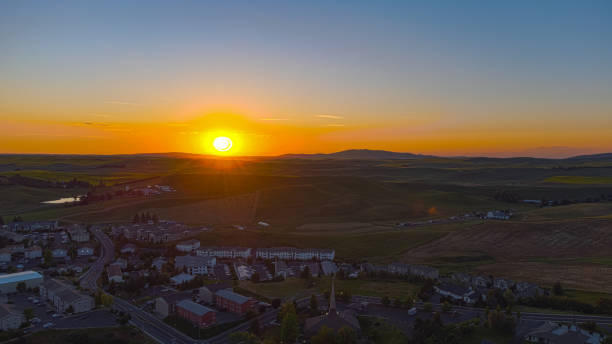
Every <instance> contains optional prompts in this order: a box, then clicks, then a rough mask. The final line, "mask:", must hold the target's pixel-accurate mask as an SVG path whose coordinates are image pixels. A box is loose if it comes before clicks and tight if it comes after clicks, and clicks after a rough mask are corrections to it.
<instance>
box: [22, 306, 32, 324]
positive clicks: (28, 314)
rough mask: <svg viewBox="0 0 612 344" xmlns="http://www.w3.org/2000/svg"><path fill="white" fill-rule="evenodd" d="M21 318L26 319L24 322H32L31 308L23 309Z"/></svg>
mask: <svg viewBox="0 0 612 344" xmlns="http://www.w3.org/2000/svg"><path fill="white" fill-rule="evenodd" d="M23 316H24V317H25V318H26V321H30V320H32V318H34V310H33V309H32V308H26V309H24V310H23Z"/></svg>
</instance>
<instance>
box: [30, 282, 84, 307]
mask: <svg viewBox="0 0 612 344" xmlns="http://www.w3.org/2000/svg"><path fill="white" fill-rule="evenodd" d="M40 295H41V297H43V298H44V299H46V300H49V301H50V302H51V303H52V304H53V305H54V306H55V309H56V311H57V312H58V313H63V312H65V311H67V310H68V309H70V308H71V307H72V311H73V312H74V313H81V312H87V311H90V310H91V309H93V308H94V306H95V302H94V299H93V298H92V297H90V296H88V295H85V294H82V293H80V292H78V291H76V290H75V289H74V287H73V286H71V285H69V284H67V283H64V282H63V281H60V280H57V279H50V280H46V281H44V282H43V283H42V285H41V286H40Z"/></svg>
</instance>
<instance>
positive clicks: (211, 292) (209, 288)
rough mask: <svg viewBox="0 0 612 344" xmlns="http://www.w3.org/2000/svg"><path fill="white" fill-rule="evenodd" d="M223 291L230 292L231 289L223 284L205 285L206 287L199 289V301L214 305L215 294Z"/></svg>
mask: <svg viewBox="0 0 612 344" xmlns="http://www.w3.org/2000/svg"><path fill="white" fill-rule="evenodd" d="M223 289H229V290H231V287H230V286H229V285H228V284H225V283H215V284H207V285H204V286H202V287H200V289H199V291H198V296H199V297H200V300H201V301H204V302H206V303H208V304H214V303H215V301H216V300H215V294H216V293H217V292H218V291H219V290H223Z"/></svg>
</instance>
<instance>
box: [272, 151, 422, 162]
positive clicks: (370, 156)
mask: <svg viewBox="0 0 612 344" xmlns="http://www.w3.org/2000/svg"><path fill="white" fill-rule="evenodd" d="M429 157H432V156H431V155H421V154H413V153H398V152H390V151H384V150H371V149H349V150H344V151H340V152H335V153H329V154H322V153H319V154H285V155H281V156H279V157H278V158H280V159H356V160H393V159H395V160H405V159H421V158H429Z"/></svg>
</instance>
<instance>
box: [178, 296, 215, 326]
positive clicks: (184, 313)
mask: <svg viewBox="0 0 612 344" xmlns="http://www.w3.org/2000/svg"><path fill="white" fill-rule="evenodd" d="M176 313H177V314H178V315H179V316H180V317H181V318H184V319H187V320H189V321H190V322H191V323H193V324H195V325H196V326H199V327H208V326H211V325H213V324H214V323H215V322H216V319H215V312H214V311H213V310H212V309H210V308H208V307H206V306H202V305H200V304H197V303H195V302H193V301H189V300H182V301H179V302H178V303H177V304H176Z"/></svg>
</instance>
